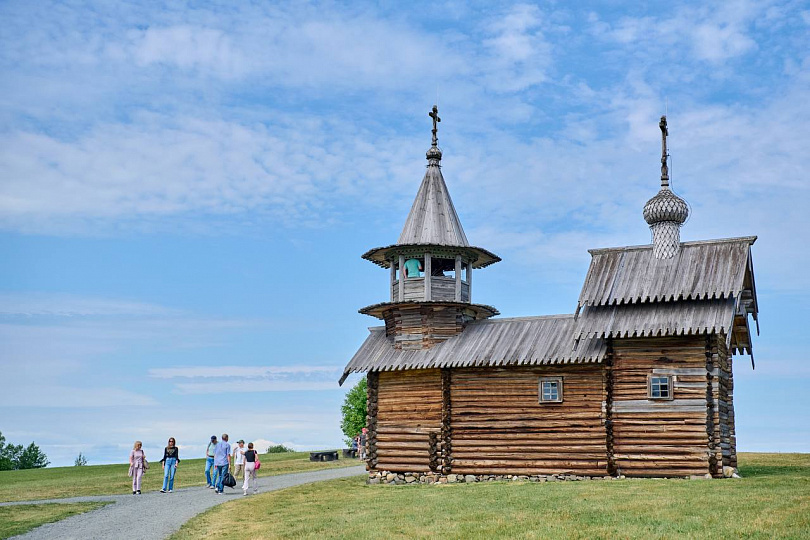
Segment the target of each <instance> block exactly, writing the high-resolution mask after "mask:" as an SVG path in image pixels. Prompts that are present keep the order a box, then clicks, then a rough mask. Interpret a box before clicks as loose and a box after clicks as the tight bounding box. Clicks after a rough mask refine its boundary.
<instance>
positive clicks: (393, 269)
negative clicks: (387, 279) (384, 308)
mask: <svg viewBox="0 0 810 540" xmlns="http://www.w3.org/2000/svg"><path fill="white" fill-rule="evenodd" d="M396 280H397V263H395V262H394V261H391V301H392V302H396V301H397V300H399V299H398V298H397V297H396V293H394V282H395V281H396Z"/></svg>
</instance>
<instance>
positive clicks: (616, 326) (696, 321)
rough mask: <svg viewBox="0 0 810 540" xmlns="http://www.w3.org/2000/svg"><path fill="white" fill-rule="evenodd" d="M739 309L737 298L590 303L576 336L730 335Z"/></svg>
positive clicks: (580, 321) (582, 312) (582, 316)
mask: <svg viewBox="0 0 810 540" xmlns="http://www.w3.org/2000/svg"><path fill="white" fill-rule="evenodd" d="M735 311H736V302H735V300H734V298H723V299H715V300H681V301H677V302H656V303H644V304H629V305H627V304H626V305H613V306H586V307H584V308H583V309H582V311H581V312H580V313H579V316H578V317H577V325H576V330H575V335H576V337H577V338H579V337H581V336H585V337H614V338H624V337H645V336H677V335H684V334H686V335H690V334H711V333H712V332H716V333H718V334H719V333H723V334H728V333H729V332H731V331H732V330H733V327H734V314H735Z"/></svg>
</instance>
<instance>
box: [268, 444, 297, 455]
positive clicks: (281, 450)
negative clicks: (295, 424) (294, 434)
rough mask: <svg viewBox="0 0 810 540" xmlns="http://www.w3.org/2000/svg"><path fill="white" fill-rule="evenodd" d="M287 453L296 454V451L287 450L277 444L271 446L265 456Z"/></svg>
mask: <svg viewBox="0 0 810 540" xmlns="http://www.w3.org/2000/svg"><path fill="white" fill-rule="evenodd" d="M285 452H295V450H293V449H292V448H287V447H286V446H284V445H283V444H277V445H275V446H270V447H269V448H268V449H267V452H265V454H284V453H285Z"/></svg>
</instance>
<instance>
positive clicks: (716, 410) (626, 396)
mask: <svg viewBox="0 0 810 540" xmlns="http://www.w3.org/2000/svg"><path fill="white" fill-rule="evenodd" d="M430 116H431V117H433V143H432V145H431V147H430V149H429V150H428V152H427V161H428V165H427V172H426V173H425V176H424V179H423V180H422V184H421V186H420V187H419V191H418V193H417V195H416V200H415V201H414V203H413V207H412V208H411V211H410V214H409V215H408V218H407V220H406V221H405V226H404V227H403V230H402V234H401V235H400V237H399V241H398V242H397V243H396V244H392V245H389V246H385V247H380V248H375V249H372V250H370V251H368V252H367V253H365V254H364V255H363V258H364V259H366V260H369V261H371V262H373V263H375V264H377V265H379V266H381V267H383V268H386V269H388V271H389V273H390V288H389V299H388V301H386V302H382V303H379V304H374V305H371V306H368V307H365V308H363V309H361V310H360V313H364V314H367V315H371V316H373V317H376V318H378V319H380V320H381V321H383V322H384V325H383V326H378V327H373V328H370V335H369V336H368V338H367V339H366V341H365V342H364V343H363V345H362V346H361V347H360V349H359V350H358V351H357V353H356V354H355V355H354V357H353V358H352V359H351V361H350V362H349V363H348V365H347V366H346V368H345V370H344V375H343V377H342V378H341V380H340V382H341V384H342V383H343V382H344V381H345V379H346V377H347V376H348V375H349V374H350V373H352V372H366V373H367V378H368V429H369V437H368V462H367V466H368V471H369V475H370V481H371V482H374V483H376V482H386V481H387V482H397V483H401V482H404V481H407V482H416V481H418V482H428V481H433V482H446V481H448V479H449V481H468V482H469V481H480V480H487V479H493V478H509V477H515V476H516V477H519V478H521V477H525V478H527V479H531V480H558V479H562V478H565V479H580V478H583V477H585V478H587V477H605V476H620V475H625V476H652V477H671V476H680V477H684V476H707V477H708V476H711V477H716V478H717V477H722V476H723V475H724V472H725V473H726V475H728V474H729V473H730V471H731V470H732V469H733V468H735V467H736V465H737V456H736V440H735V431H734V404H733V391H734V377H733V371H732V354H734V353H737V354H740V353H748V354H751V331H750V328H749V315H751V316H752V318H753V320H754V321H757V311H758V308H757V296H756V287H755V285H754V271H753V265H752V260H751V246H752V244H753V243H754V241H755V240H756V237H754V236H746V237H740V238H730V239H721V240H704V241H698V242H681V241H680V227H681V225H682V224H683V223H684V222H685V221H686V218H687V217H688V214H689V207H688V206H687V204H686V202H685V201H684V200H683V199H681V198H680V197H678V196H677V195H676V194H675V193H673V192H672V190H671V189H670V187H669V175H668V167H667V156H668V155H667V148H666V142H667V135H668V132H667V124H666V117H662V118H661V122H660V128H661V138H662V155H661V189H660V191H659V192H658V193H657V194H656V195H655V196H654V197H653V198H651V199H650V200H649V201H648V202H647V204H646V205H645V206H644V211H643V215H644V219H645V220H646V222H647V223H648V224H649V226H650V229H651V231H652V244H651V245H646V246H630V247H616V248H601V249H593V250H590V253H591V264H590V268H589V269H588V273H587V275H586V277H585V283H584V285H583V286H582V292H581V293H580V295H579V301H578V302H577V305H576V310H575V311H574V313H573V314H570V315H545V316H537V317H520V318H492V317H493V316H495V315H498V311H497V310H496V309H495V308H494V307H492V306H489V305H485V304H477V303H474V302H473V271H474V270H478V269H483V268H486V267H487V266H489V265H491V264H493V263H496V262H499V261H500V258H499V257H498V256H496V255H494V254H493V253H491V252H490V251H488V250H486V249H484V248H480V247H475V246H472V245H470V243H469V242H468V241H467V237H466V236H465V234H464V230H463V228H462V226H461V222H460V221H459V218H458V215H457V214H456V210H455V208H454V206H453V202H452V201H451V199H450V194H449V193H448V191H447V185H446V184H445V181H444V178H443V176H442V171H441V159H442V152H441V150H440V149H439V146H438V140H437V136H436V133H437V130H436V127H437V122H438V121H439V117H438V111H437V108H436V107H433V112H431V113H430ZM757 328H758V323H757ZM751 362H752V364H753V356H751Z"/></svg>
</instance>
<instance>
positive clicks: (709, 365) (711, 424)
mask: <svg viewBox="0 0 810 540" xmlns="http://www.w3.org/2000/svg"><path fill="white" fill-rule="evenodd" d="M714 339H716V338H715V334H708V335H707V336H706V436H707V438H708V441H707V446H708V454H709V473H710V474H711V475H712V476H714V477H717V476H722V474H723V469H722V467H723V462H722V454H721V458H720V463H719V467H718V459H717V448H718V447H720V441H718V440H717V438H716V437H715V430H716V429H717V428H718V427H719V426H716V425H715V418H714V413H715V407H714V391H713V388H712V386H713V385H712V382H713V378H714V375H713V374H712V372H713V371H714V367H715V364H714V354H713V352H714V351H713V350H712V341H713V340H714Z"/></svg>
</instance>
